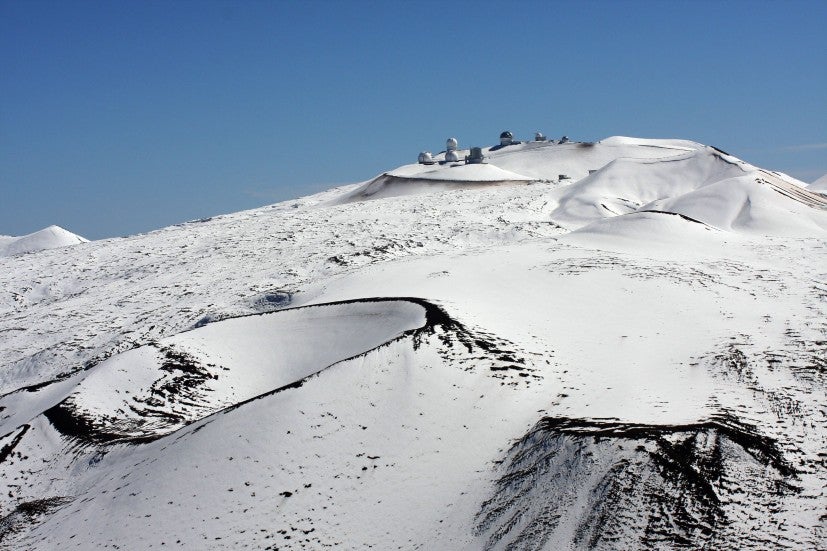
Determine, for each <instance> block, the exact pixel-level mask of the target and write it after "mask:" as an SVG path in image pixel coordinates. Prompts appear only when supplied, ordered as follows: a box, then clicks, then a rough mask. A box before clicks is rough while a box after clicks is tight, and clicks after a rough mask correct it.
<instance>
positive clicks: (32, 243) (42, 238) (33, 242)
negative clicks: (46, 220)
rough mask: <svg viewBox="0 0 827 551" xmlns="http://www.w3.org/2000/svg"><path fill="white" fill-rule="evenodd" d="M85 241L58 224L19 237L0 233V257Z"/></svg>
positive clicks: (85, 240)
mask: <svg viewBox="0 0 827 551" xmlns="http://www.w3.org/2000/svg"><path fill="white" fill-rule="evenodd" d="M87 241H88V239H85V238H83V237H81V236H79V235H75V234H73V233H72V232H70V231H67V230H64V229H63V228H61V227H60V226H49V227H47V228H43V229H42V230H38V231H36V232H34V233H30V234H28V235H23V236H19V237H13V236H8V235H0V257H3V256H12V255H16V254H24V253H34V252H37V251H44V250H46V249H56V248H58V247H68V246H69V245H77V244H78V243H86V242H87Z"/></svg>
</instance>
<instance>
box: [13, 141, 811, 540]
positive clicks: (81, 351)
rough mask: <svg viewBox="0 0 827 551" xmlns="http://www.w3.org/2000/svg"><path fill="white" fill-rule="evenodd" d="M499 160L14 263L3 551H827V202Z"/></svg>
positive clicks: (642, 151) (720, 156) (670, 165)
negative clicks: (825, 550)
mask: <svg viewBox="0 0 827 551" xmlns="http://www.w3.org/2000/svg"><path fill="white" fill-rule="evenodd" d="M485 154H486V156H487V161H488V164H487V165H485V168H477V167H473V168H471V169H467V168H464V167H462V166H457V167H452V166H449V165H436V166H431V167H421V166H418V165H413V166H407V167H400V168H399V169H397V170H393V171H388V172H386V173H384V174H382V175H379V176H377V178H375V179H373V180H371V181H368V182H365V183H362V184H355V185H353V186H346V187H344V188H338V189H334V190H330V191H328V192H324V193H321V194H318V195H314V196H310V197H306V198H302V199H298V200H295V201H289V202H285V203H281V204H277V205H272V206H269V207H265V208H261V209H256V210H252V211H247V212H242V213H236V214H231V215H226V216H220V217H215V218H212V219H208V220H202V221H196V222H191V223H187V224H182V225H179V226H174V227H170V228H165V229H162V230H158V231H156V232H151V233H148V234H143V235H138V236H133V237H129V238H125V239H116V240H108V241H100V242H92V243H89V244H87V245H84V247H82V248H65V249H55V250H47V251H42V252H39V253H37V254H34V255H25V256H14V257H9V258H3V259H0V268H2V269H0V281H2V288H3V289H7V290H8V293H7V294H4V295H2V296H0V311H1V312H2V313H3V315H2V316H0V331H1V332H2V334H4V335H6V336H7V337H8V338H6V339H3V340H2V341H0V389H2V390H0V393H1V394H2V395H0V408H2V409H0V472H2V480H3V483H2V484H3V487H2V488H0V489H2V490H3V492H2V496H3V497H2V498H0V507H2V509H0V547H2V546H6V547H8V548H10V549H13V548H31V549H53V548H71V547H73V546H74V547H76V548H80V549H94V548H107V547H109V548H112V547H114V546H120V547H122V548H131V549H135V548H142V549H149V548H161V547H164V548H166V547H169V546H171V545H183V546H186V547H191V548H212V549H237V548H241V547H245V546H246V547H252V548H279V549H301V548H313V549H319V548H326V547H335V546H338V547H343V548H365V547H368V546H373V547H374V548H382V549H385V548H400V547H401V548H403V549H416V548H420V549H433V548H459V549H481V548H484V549H561V548H572V549H618V548H624V549H631V548H701V547H704V546H707V547H711V546H714V547H717V548H721V549H766V548H789V549H801V548H820V547H824V546H825V544H827V532H825V518H824V510H825V506H827V496H825V494H824V488H825V483H827V472H826V471H825V467H827V465H825V457H824V450H825V449H827V431H825V430H824V427H825V426H827V412H825V410H824V407H823V404H824V403H825V401H827V395H826V392H827V391H825V389H827V386H825V382H827V381H825V374H826V373H827V364H825V360H824V358H827V325H826V324H825V319H827V316H825V313H826V312H825V309H827V271H825V269H824V266H825V265H827V262H826V260H827V258H825V255H826V254H827V247H825V238H827V202H826V201H825V200H824V198H823V197H821V196H820V195H818V194H814V193H811V192H808V191H807V190H806V188H803V187H801V186H798V185H797V184H795V183H794V182H791V181H789V180H787V179H785V178H783V177H782V176H779V175H777V174H775V173H771V172H768V171H764V170H762V169H760V168H757V167H753V166H752V165H749V164H748V163H745V162H744V161H741V160H739V159H736V158H734V157H731V156H728V155H726V154H724V153H722V152H720V151H719V150H716V149H714V148H710V147H707V146H703V145H701V144H696V143H694V142H687V141H682V140H641V139H635V138H609V139H606V140H603V141H601V142H597V143H594V144H579V143H567V144H557V143H550V142H538V143H534V142H532V143H526V144H520V145H514V146H509V147H505V148H500V149H490V148H489V149H486V150H485ZM439 158H440V156H437V159H439ZM469 166H470V165H469ZM589 171H592V172H591V174H590V173H589ZM443 173H444V174H443ZM561 174H562V175H567V176H569V177H570V178H562V179H561V178H560V175H561ZM495 175H496V177H497V178H499V179H493V177H494V176H495ZM489 176H491V177H490V178H489ZM506 177H507V179H506Z"/></svg>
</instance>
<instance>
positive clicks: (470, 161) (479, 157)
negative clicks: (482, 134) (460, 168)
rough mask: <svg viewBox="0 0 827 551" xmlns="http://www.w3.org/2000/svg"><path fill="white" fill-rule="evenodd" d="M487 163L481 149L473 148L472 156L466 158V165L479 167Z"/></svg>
mask: <svg viewBox="0 0 827 551" xmlns="http://www.w3.org/2000/svg"><path fill="white" fill-rule="evenodd" d="M484 162H485V157H484V156H483V154H482V148H481V147H472V148H471V154H470V155H468V156H467V157H465V164H467V165H478V164H481V163H484Z"/></svg>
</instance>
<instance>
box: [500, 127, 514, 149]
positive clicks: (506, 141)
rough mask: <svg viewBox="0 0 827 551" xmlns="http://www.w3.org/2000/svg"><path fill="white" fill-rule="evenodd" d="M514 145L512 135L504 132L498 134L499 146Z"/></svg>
mask: <svg viewBox="0 0 827 551" xmlns="http://www.w3.org/2000/svg"><path fill="white" fill-rule="evenodd" d="M513 143H514V134H512V133H511V132H509V131H508V130H506V131H505V132H503V133H502V134H500V146H506V145H511V144H513Z"/></svg>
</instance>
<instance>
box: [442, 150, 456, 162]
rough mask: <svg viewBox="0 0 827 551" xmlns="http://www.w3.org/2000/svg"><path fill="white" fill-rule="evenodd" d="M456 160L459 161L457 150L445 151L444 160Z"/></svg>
mask: <svg viewBox="0 0 827 551" xmlns="http://www.w3.org/2000/svg"><path fill="white" fill-rule="evenodd" d="M457 161H459V155H457V152H456V150H455V149H449V150H448V151H446V152H445V162H446V163H455V162H457Z"/></svg>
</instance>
